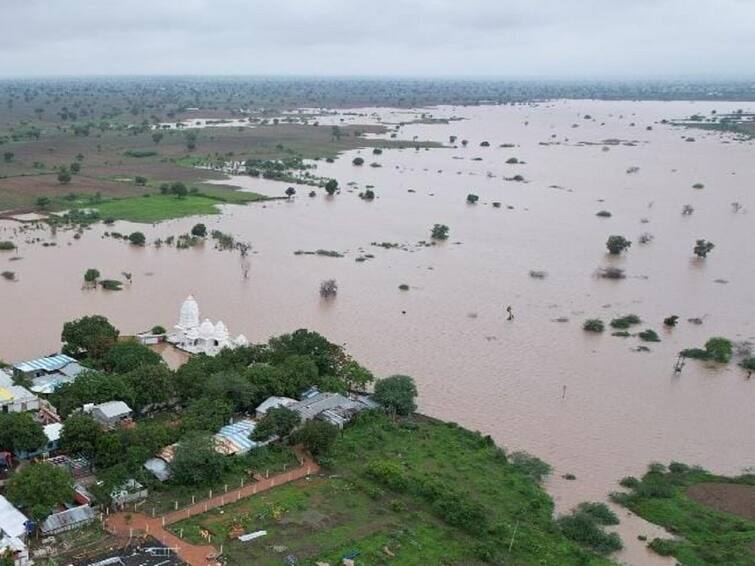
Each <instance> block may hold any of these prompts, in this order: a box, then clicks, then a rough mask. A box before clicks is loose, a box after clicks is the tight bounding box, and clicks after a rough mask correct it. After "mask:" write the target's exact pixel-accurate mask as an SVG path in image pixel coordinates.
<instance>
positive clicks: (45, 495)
mask: <svg viewBox="0 0 755 566" xmlns="http://www.w3.org/2000/svg"><path fill="white" fill-rule="evenodd" d="M6 495H7V497H8V499H9V500H10V501H11V503H13V504H14V505H16V506H17V507H20V508H21V509H24V510H26V511H27V512H30V513H31V515H32V517H33V518H34V519H36V520H38V521H39V520H42V519H44V518H45V517H47V515H49V514H50V512H51V511H52V510H53V509H54V508H55V507H56V506H58V505H62V504H65V503H70V502H71V501H72V500H73V478H72V477H71V474H70V473H69V472H68V471H67V470H65V469H63V468H60V467H58V466H53V465H52V464H48V463H46V462H42V463H37V464H29V465H28V466H25V467H23V468H21V469H20V470H19V471H18V472H16V473H15V474H13V476H11V478H10V480H8V485H7V488H6Z"/></svg>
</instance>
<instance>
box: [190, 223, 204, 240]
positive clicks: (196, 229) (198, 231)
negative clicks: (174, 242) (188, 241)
mask: <svg viewBox="0 0 755 566" xmlns="http://www.w3.org/2000/svg"><path fill="white" fill-rule="evenodd" d="M191 235H192V236H197V237H198V238H204V237H205V236H207V226H205V225H204V224H202V223H199V224H194V226H193V227H192V229H191Z"/></svg>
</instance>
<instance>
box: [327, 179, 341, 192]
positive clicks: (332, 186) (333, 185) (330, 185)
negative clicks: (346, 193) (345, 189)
mask: <svg viewBox="0 0 755 566" xmlns="http://www.w3.org/2000/svg"><path fill="white" fill-rule="evenodd" d="M337 190H338V181H336V180H335V179H330V180H329V181H328V182H327V183H325V192H326V193H328V194H329V195H330V196H333V195H334V194H335V192H336V191H337Z"/></svg>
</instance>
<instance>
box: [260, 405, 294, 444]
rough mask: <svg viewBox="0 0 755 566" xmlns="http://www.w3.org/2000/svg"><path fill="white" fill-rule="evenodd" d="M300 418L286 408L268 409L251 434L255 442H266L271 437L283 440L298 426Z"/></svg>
mask: <svg viewBox="0 0 755 566" xmlns="http://www.w3.org/2000/svg"><path fill="white" fill-rule="evenodd" d="M300 422H301V416H299V413H297V412H296V411H292V410H291V409H287V408H286V407H274V408H272V409H269V410H268V411H267V413H265V416H264V417H262V418H261V419H260V420H259V421H258V422H257V426H256V428H255V429H254V432H253V433H252V438H254V439H255V440H267V439H268V438H270V437H271V436H278V437H279V438H285V437H286V436H288V435H289V434H291V432H293V430H294V429H295V428H296V427H297V426H298V425H299V423H300Z"/></svg>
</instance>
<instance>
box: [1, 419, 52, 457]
mask: <svg viewBox="0 0 755 566" xmlns="http://www.w3.org/2000/svg"><path fill="white" fill-rule="evenodd" d="M45 444H47V436H46V435H45V432H44V429H43V428H42V425H41V424H39V423H38V422H37V421H35V420H34V418H33V417H32V415H31V413H0V450H9V451H11V452H16V453H18V452H34V451H36V450H38V449H40V448H42V447H43V446H44V445H45Z"/></svg>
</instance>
